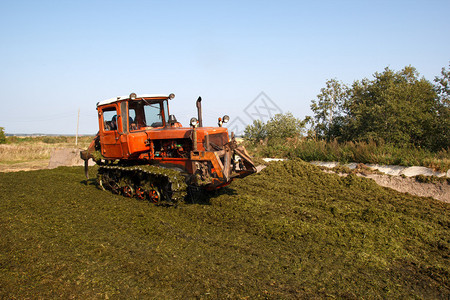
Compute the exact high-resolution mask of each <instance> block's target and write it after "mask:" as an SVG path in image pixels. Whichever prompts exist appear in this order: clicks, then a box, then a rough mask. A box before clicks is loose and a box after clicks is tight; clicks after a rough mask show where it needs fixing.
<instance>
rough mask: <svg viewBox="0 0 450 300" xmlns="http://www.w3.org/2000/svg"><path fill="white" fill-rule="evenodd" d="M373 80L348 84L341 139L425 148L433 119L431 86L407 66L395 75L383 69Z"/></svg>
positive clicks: (433, 97)
mask: <svg viewBox="0 0 450 300" xmlns="http://www.w3.org/2000/svg"><path fill="white" fill-rule="evenodd" d="M374 77H375V78H374V79H373V80H371V81H370V80H367V79H363V80H361V81H355V82H354V83H353V85H352V90H351V95H350V98H349V101H348V103H347V106H348V115H347V116H346V118H347V122H346V124H345V126H346V130H344V131H345V135H346V136H345V139H347V140H375V141H378V140H384V141H385V142H388V143H392V144H396V145H405V144H414V145H416V146H429V145H427V138H426V136H427V134H429V128H430V125H431V123H432V121H433V118H434V117H435V111H434V109H433V108H434V106H435V101H436V93H435V91H434V89H433V85H432V84H431V83H430V82H429V81H427V80H426V79H425V78H419V73H418V72H417V71H416V69H415V68H413V67H411V66H408V67H405V68H404V69H403V70H401V71H399V72H394V71H392V70H390V69H389V68H385V70H384V72H382V73H378V72H376V73H375V74H374Z"/></svg>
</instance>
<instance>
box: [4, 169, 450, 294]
mask: <svg viewBox="0 0 450 300" xmlns="http://www.w3.org/2000/svg"><path fill="white" fill-rule="evenodd" d="M91 172H92V174H91V176H92V177H94V175H95V174H94V173H93V172H94V170H91ZM0 190H1V193H0V213H1V214H0V235H1V239H0V269H1V270H0V297H1V298H55V297H58V298H61V297H62V298H70V297H76V298H110V299H114V298H132V297H134V298H144V297H147V298H158V299H173V298H200V299H217V298H227V297H229V298H246V297H248V298H249V299H254V298H269V299H279V298H304V297H319V298H326V297H345V298H361V297H363V298H399V297H404V298H414V297H415V298H433V299H436V298H437V299H439V298H442V299H447V298H448V297H449V296H450V286H449V270H450V267H449V265H450V263H449V254H450V251H449V247H450V241H449V237H450V230H449V227H450V226H449V225H450V214H449V205H448V204H445V203H442V202H438V201H435V200H432V199H427V198H419V197H413V196H409V195H405V194H401V193H398V192H395V191H393V190H389V189H385V188H381V187H379V186H377V185H376V184H375V183H374V182H373V181H371V180H366V179H361V178H358V177H356V176H353V175H350V176H348V177H339V176H337V175H334V174H327V173H324V172H322V171H320V170H319V169H318V168H317V167H315V166H312V165H309V164H306V163H304V162H302V161H288V162H277V163H272V164H270V165H269V166H268V167H267V168H266V169H264V170H263V171H262V172H261V173H259V174H255V175H252V176H249V177H247V178H245V179H242V180H236V181H235V182H233V184H231V185H230V186H229V187H228V188H225V189H222V190H221V191H220V192H218V193H215V194H212V195H210V196H209V198H208V201H207V202H205V203H201V204H183V205H181V206H180V207H179V208H165V207H158V206H154V205H152V204H149V203H147V202H143V201H138V200H136V199H128V198H123V197H121V196H116V195H112V194H110V193H107V192H103V191H100V190H99V189H97V188H96V187H95V185H94V184H93V181H88V182H85V181H84V178H83V171H82V168H58V169H55V170H42V171H34V172H18V173H2V174H0Z"/></svg>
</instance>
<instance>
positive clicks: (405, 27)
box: [0, 0, 450, 134]
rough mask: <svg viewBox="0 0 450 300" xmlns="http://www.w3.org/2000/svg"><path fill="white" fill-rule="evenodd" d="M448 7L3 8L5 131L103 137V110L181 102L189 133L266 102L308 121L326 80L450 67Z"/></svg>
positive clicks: (0, 115) (0, 116) (29, 4)
mask: <svg viewBox="0 0 450 300" xmlns="http://www.w3.org/2000/svg"><path fill="white" fill-rule="evenodd" d="M449 12H450V1H448V0H446V1H433V0H431V1H430V0H428V1H413V0H411V1H395V0H391V1H363V0H360V1H345V0H343V1H282V0H280V1H170V0H169V1H134V0H127V1H96V0H91V1H84V0H74V1H67V0H59V1H57V0H55V1H44V0H39V1H22V0H11V1H10V0H2V1H0V13H1V18H0V37H1V41H2V42H1V46H0V65H1V68H0V91H1V93H0V97H1V98H0V101H1V109H0V126H1V127H5V130H6V132H7V133H54V134H74V133H75V130H76V119H77V110H78V109H80V111H81V113H80V115H81V116H80V133H84V134H94V133H95V132H97V130H98V123H97V120H96V116H97V115H96V110H95V104H96V103H97V102H98V101H101V100H104V99H107V98H111V97H115V96H120V95H128V94H129V93H130V92H136V93H164V94H166V93H167V94H168V93H171V92H173V93H175V94H176V98H175V99H174V100H173V101H172V102H171V113H173V114H175V115H176V116H177V118H178V120H179V121H181V122H182V123H183V125H187V123H188V120H189V118H190V117H191V116H195V115H196V110H195V100H196V99H197V97H198V96H202V98H203V108H204V113H205V115H206V116H205V119H206V125H214V124H215V121H216V119H217V117H219V116H221V115H223V114H225V113H228V114H229V115H230V116H231V118H232V119H233V118H235V119H236V118H237V117H239V118H241V119H242V120H243V121H244V122H250V121H251V120H250V119H249V118H248V116H246V115H245V113H244V112H243V110H244V109H245V108H246V106H247V105H248V104H249V103H251V102H252V101H253V100H254V99H255V97H257V96H258V95H259V94H260V93H261V92H264V93H265V94H266V95H267V96H268V97H269V98H270V99H272V100H273V101H274V102H276V104H277V105H278V107H279V108H280V109H281V110H282V111H283V112H288V111H290V112H292V113H293V114H294V115H295V116H297V117H299V118H303V117H304V116H306V115H311V111H310V108H309V106H310V103H311V100H312V99H314V98H315V97H316V95H317V94H318V93H319V92H320V88H322V87H324V83H325V81H326V80H327V79H331V78H337V79H339V80H341V81H343V82H344V83H351V82H353V81H354V80H357V79H362V78H364V77H367V78H370V77H371V76H372V74H373V73H374V72H376V71H383V69H384V68H385V67H387V66H388V67H390V68H391V69H394V70H400V69H402V68H403V67H404V66H407V65H412V66H414V67H416V68H417V70H418V71H419V72H420V74H421V75H422V76H424V77H425V78H427V79H428V80H432V79H433V78H434V77H435V76H436V75H439V74H440V70H441V68H442V67H448V64H449V61H450V18H449Z"/></svg>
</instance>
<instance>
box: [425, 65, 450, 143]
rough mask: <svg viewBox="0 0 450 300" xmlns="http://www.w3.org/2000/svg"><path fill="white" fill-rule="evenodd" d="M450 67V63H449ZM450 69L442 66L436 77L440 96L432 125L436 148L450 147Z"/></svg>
mask: <svg viewBox="0 0 450 300" xmlns="http://www.w3.org/2000/svg"><path fill="white" fill-rule="evenodd" d="M449 68H450V63H449ZM449 81H450V69H449V70H446V69H445V68H442V70H441V76H440V77H439V76H436V77H435V79H434V82H435V85H434V88H435V91H436V94H437V96H438V101H437V103H436V107H435V110H436V112H437V117H436V119H435V120H434V121H435V122H434V123H433V126H432V129H431V130H432V131H433V134H432V135H431V136H430V138H432V141H431V144H432V146H433V149H434V150H440V149H447V148H449V147H450V82H449Z"/></svg>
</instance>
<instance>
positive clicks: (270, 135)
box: [244, 112, 307, 145]
mask: <svg viewBox="0 0 450 300" xmlns="http://www.w3.org/2000/svg"><path fill="white" fill-rule="evenodd" d="M306 122H307V119H305V120H300V119H297V118H296V117H294V116H293V115H292V113H290V112H288V113H285V114H276V115H275V116H273V117H272V118H271V119H270V120H269V121H267V123H264V122H262V121H261V120H255V121H253V124H252V125H248V126H247V127H246V128H245V131H244V139H245V140H246V141H249V142H251V143H253V144H255V143H261V142H262V141H266V142H267V141H268V142H269V144H272V145H274V144H280V143H282V142H283V141H284V140H285V139H295V138H299V137H301V135H302V132H303V130H304V128H305V124H306Z"/></svg>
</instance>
